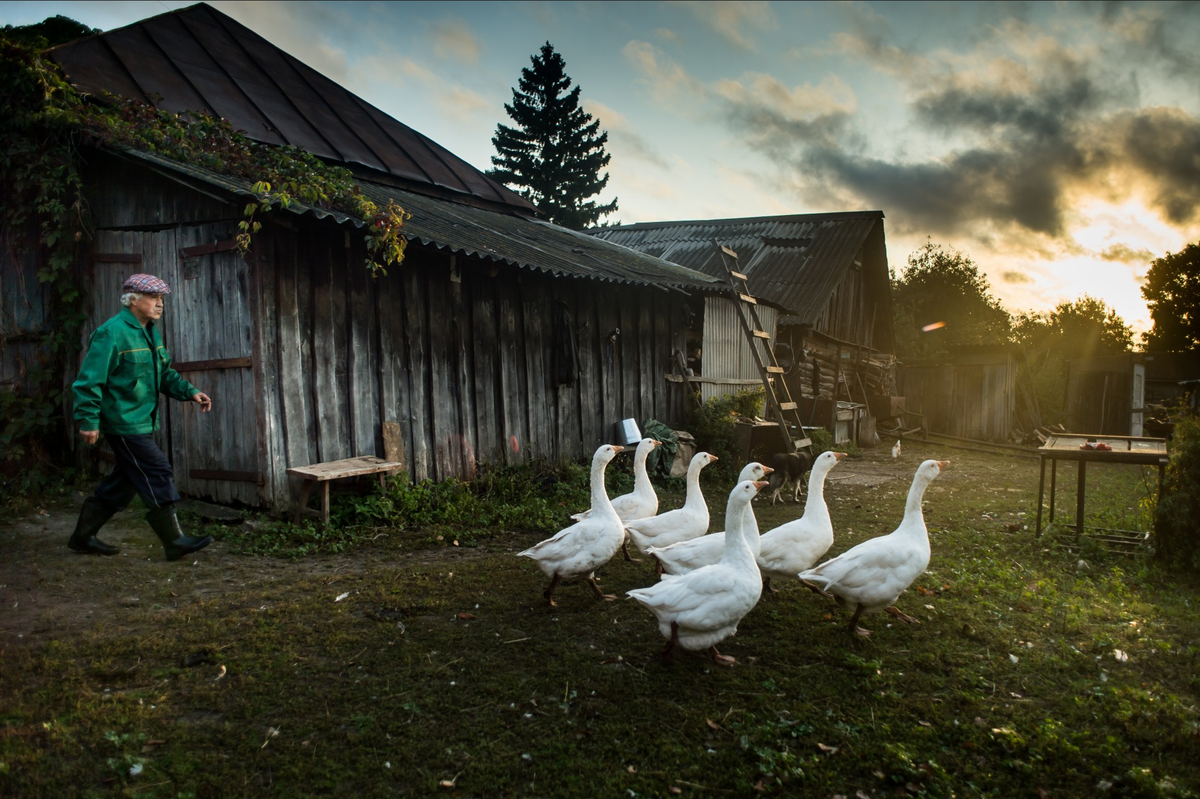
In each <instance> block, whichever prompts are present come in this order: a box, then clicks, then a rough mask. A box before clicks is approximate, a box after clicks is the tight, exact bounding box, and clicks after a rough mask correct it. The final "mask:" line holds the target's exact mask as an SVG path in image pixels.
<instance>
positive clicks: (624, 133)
mask: <svg viewBox="0 0 1200 799" xmlns="http://www.w3.org/2000/svg"><path fill="white" fill-rule="evenodd" d="M582 105H583V110H584V111H586V112H587V113H589V114H591V115H592V117H593V118H594V119H597V120H599V121H600V127H601V129H602V130H606V131H608V140H609V143H610V145H611V147H610V150H611V151H613V152H619V153H620V154H622V155H626V156H629V157H632V158H634V159H636V160H639V161H644V162H646V163H648V164H653V165H654V166H657V167H659V168H660V169H664V170H669V169H670V164H669V163H668V162H667V159H666V158H665V157H663V155H662V153H660V152H659V151H658V149H657V148H656V147H654V145H652V144H651V143H650V140H649V139H647V138H646V137H645V136H643V135H642V134H640V133H639V132H638V131H637V130H636V129H635V128H634V127H633V126H632V125H630V124H629V120H628V119H626V118H625V116H624V115H622V114H620V113H619V112H617V111H615V110H613V109H612V108H609V107H608V106H606V105H604V103H600V102H597V101H596V100H586V99H585V100H584V101H583V103H582Z"/></svg>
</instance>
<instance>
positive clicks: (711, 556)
mask: <svg viewBox="0 0 1200 799" xmlns="http://www.w3.org/2000/svg"><path fill="white" fill-rule="evenodd" d="M773 471H775V470H774V469H772V468H771V467H770V466H763V465H762V464H761V463H748V464H746V466H745V468H743V469H742V473H741V474H739V475H738V479H737V481H738V482H739V483H741V482H744V481H746V480H750V481H757V480H762V479H763V478H764V477H766V476H767V475H768V474H770V473H771V472H773ZM742 523H743V524H744V525H745V526H744V528H743V529H744V530H745V535H746V543H747V544H749V545H750V551H751V552H753V553H754V555H755V557H757V556H758V546H759V538H758V519H756V518H755V517H754V506H753V504H750V505H747V506H746V516H745V518H744V519H743V520H742ZM724 552H725V533H709V534H708V535H702V536H700V537H699V538H692V539H689V540H687V541H679V542H676V543H674V544H671V545H669V546H665V547H650V548H649V549H648V550H646V554H648V555H653V556H654V558H655V560H657V561H658V564H659V566H660V567H661V568H662V571H663V572H664V573H666V574H687V573H688V572H690V571H695V570H696V569H699V568H700V567H701V566H711V565H712V564H714V563H716V562H717V561H719V560H720V559H721V555H722V554H724Z"/></svg>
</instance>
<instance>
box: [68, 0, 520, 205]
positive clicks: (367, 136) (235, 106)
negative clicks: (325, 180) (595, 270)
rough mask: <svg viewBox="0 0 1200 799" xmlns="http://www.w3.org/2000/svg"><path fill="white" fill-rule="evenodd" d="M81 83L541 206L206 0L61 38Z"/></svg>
mask: <svg viewBox="0 0 1200 799" xmlns="http://www.w3.org/2000/svg"><path fill="white" fill-rule="evenodd" d="M50 55H51V56H53V58H54V59H55V60H56V61H57V62H58V63H59V65H61V66H62V68H63V71H64V72H66V74H67V76H68V77H69V79H70V80H71V82H72V83H74V84H75V85H76V86H77V87H78V88H79V89H81V90H83V91H85V92H91V93H93V94H99V93H101V92H110V93H112V94H115V95H119V96H122V97H128V98H132V99H137V100H142V101H144V102H148V103H154V104H155V105H157V106H158V107H160V108H162V109H164V110H167V111H171V112H174V113H183V112H185V111H205V112H207V113H210V114H213V115H216V116H219V117H223V118H224V119H227V120H228V121H229V122H230V124H232V125H233V126H234V127H235V128H238V129H240V130H242V131H244V132H245V134H246V135H247V136H249V137H250V138H252V139H255V140H256V141H261V142H266V143H268V144H290V145H294V146H296V147H300V148H302V149H304V150H307V151H309V152H311V153H314V154H316V155H319V156H321V157H322V158H325V159H328V160H330V161H334V162H340V163H342V164H346V165H355V166H363V167H367V168H369V169H373V170H377V171H380V172H385V173H388V174H390V175H393V176H395V177H396V178H399V179H401V180H403V181H406V182H409V183H411V184H413V188H415V189H416V190H418V191H420V190H421V187H422V186H427V187H430V188H431V189H435V190H437V191H438V192H442V193H446V192H449V193H451V194H457V195H460V196H461V199H462V200H463V201H467V202H470V201H474V202H477V203H483V204H488V205H495V206H498V207H500V208H502V209H510V210H513V211H517V212H521V213H531V212H532V211H533V210H534V207H533V205H532V204H530V203H529V202H528V201H527V200H525V199H523V198H522V197H520V196H519V195H517V194H516V193H515V192H513V191H511V190H510V189H508V188H506V187H505V186H503V185H501V184H500V183H497V182H496V181H494V180H492V179H491V178H489V177H487V176H486V175H484V174H483V173H482V172H481V171H479V170H478V169H476V168H475V167H473V166H471V165H470V164H468V163H467V162H466V161H463V160H462V159H461V158H459V157H458V156H456V155H454V154H453V153H451V152H449V151H448V150H446V149H445V148H443V147H441V146H440V145H438V144H437V143H436V142H434V141H432V140H431V139H429V138H427V137H425V136H423V135H421V134H420V133H417V132H416V131H415V130H413V129H412V128H409V127H408V126H407V125H404V124H402V123H401V122H399V121H397V120H395V119H393V118H392V117H390V116H388V115H387V114H385V113H384V112H382V111H380V110H379V109H378V108H376V107H374V106H373V105H371V104H370V103H368V102H366V101H365V100H363V99H362V98H360V97H358V96H357V95H355V94H353V93H352V92H350V91H348V90H347V89H345V88H343V87H342V86H339V85H338V84H337V83H334V82H333V81H332V80H330V79H329V78H327V77H325V76H324V75H322V74H321V73H319V72H317V71H316V70H314V69H312V68H311V67H309V66H308V65H306V64H304V63H302V62H300V61H299V60H297V59H296V58H293V57H292V56H291V55H289V54H288V53H286V52H284V51H283V50H281V49H279V48H278V47H276V46H275V45H273V44H271V43H270V42H268V41H267V40H266V39H264V38H263V37H261V36H259V35H258V34H257V33H255V32H254V31H252V30H250V29H249V28H247V27H246V26H245V25H242V24H241V23H239V22H237V21H235V20H234V19H233V18H231V17H229V16H227V15H225V14H222V13H221V12H220V11H217V10H216V9H214V8H213V7H211V6H209V5H206V4H204V3H199V4H197V5H194V6H188V7H187V8H183V9H179V10H178V11H172V12H170V13H168V14H161V15H159V16H156V17H151V18H150V19H145V20H142V21H141V22H137V23H134V24H133V25H128V26H126V27H124V28H118V29H116V30H112V31H108V32H106V33H101V34H98V35H96V36H88V37H85V38H83V39H79V40H76V41H74V42H70V43H68V44H64V45H61V46H59V47H56V48H54V49H52V50H51V51H50Z"/></svg>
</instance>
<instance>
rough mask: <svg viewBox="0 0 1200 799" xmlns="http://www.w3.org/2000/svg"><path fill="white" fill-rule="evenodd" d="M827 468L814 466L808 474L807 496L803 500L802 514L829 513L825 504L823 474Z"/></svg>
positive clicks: (826, 472) (827, 472) (825, 473)
mask: <svg viewBox="0 0 1200 799" xmlns="http://www.w3.org/2000/svg"><path fill="white" fill-rule="evenodd" d="M827 474H829V469H821V468H819V467H818V468H816V469H813V470H812V471H811V472H810V473H809V475H808V497H807V498H806V499H805V500H804V515H805V516H808V515H809V514H818V513H820V514H824V515H826V516H828V515H829V507H828V506H827V505H826V504H825V475H827Z"/></svg>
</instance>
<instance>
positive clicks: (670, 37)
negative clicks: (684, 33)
mask: <svg viewBox="0 0 1200 799" xmlns="http://www.w3.org/2000/svg"><path fill="white" fill-rule="evenodd" d="M654 36H655V38H658V39H662V40H663V41H664V42H674V41H678V40H679V34H678V33H676V32H675V31H673V30H671V29H670V28H657V29H655V31H654Z"/></svg>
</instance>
